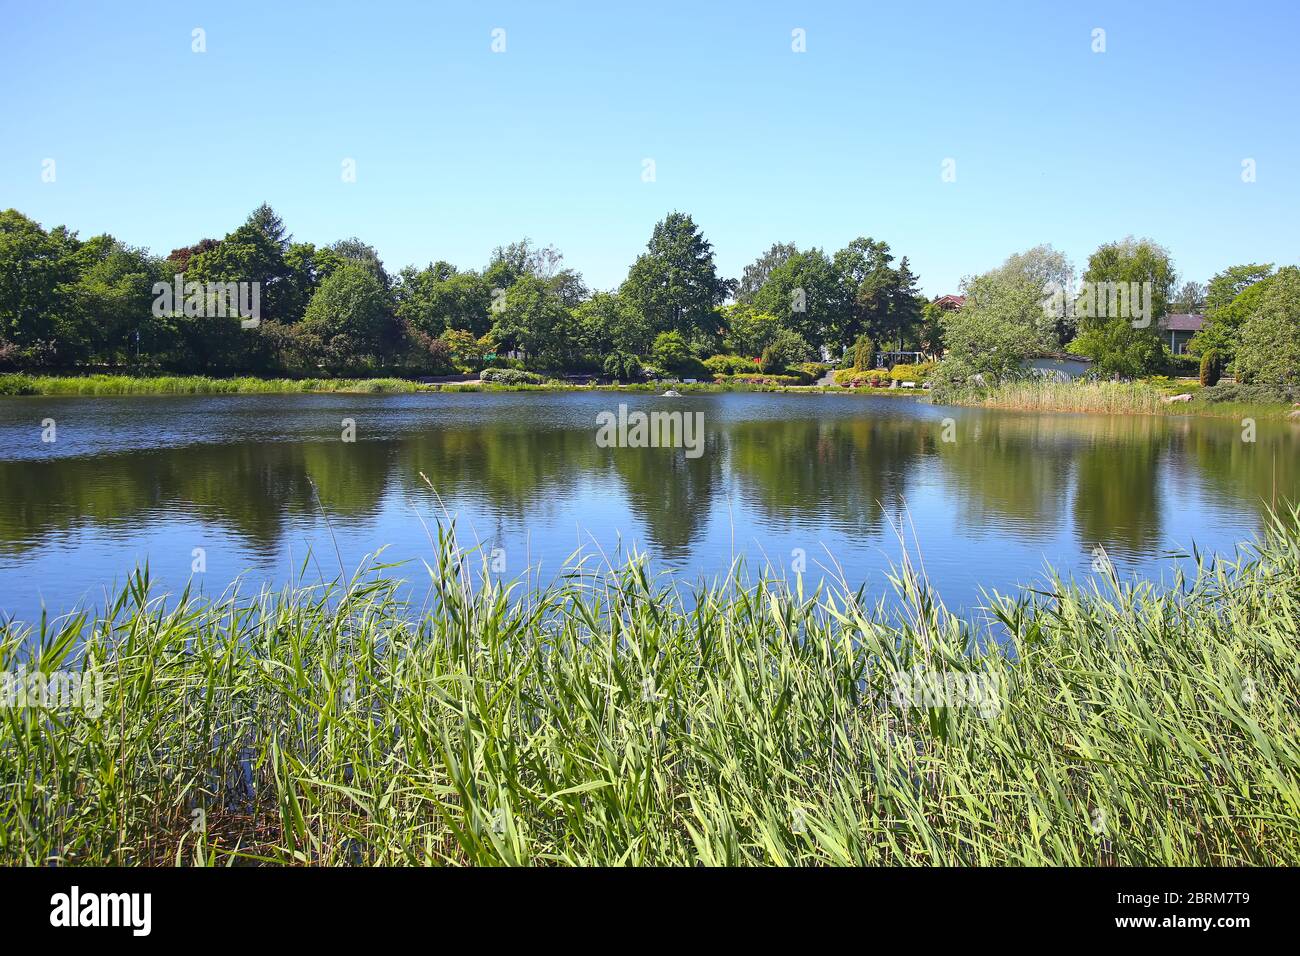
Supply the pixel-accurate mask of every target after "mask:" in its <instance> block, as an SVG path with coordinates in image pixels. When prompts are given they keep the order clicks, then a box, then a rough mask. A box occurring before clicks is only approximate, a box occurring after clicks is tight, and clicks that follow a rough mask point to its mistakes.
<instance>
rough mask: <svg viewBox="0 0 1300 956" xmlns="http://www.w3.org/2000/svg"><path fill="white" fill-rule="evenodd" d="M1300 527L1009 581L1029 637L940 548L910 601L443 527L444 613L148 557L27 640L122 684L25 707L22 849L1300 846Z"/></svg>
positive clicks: (18, 764)
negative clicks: (488, 553) (965, 600)
mask: <svg viewBox="0 0 1300 956" xmlns="http://www.w3.org/2000/svg"><path fill="white" fill-rule="evenodd" d="M1298 520H1300V512H1297V511H1292V512H1290V513H1289V514H1288V515H1287V516H1286V518H1285V519H1279V520H1277V521H1275V522H1274V523H1273V524H1272V526H1271V527H1270V528H1269V529H1268V530H1267V532H1266V534H1265V536H1264V538H1263V539H1262V540H1261V541H1260V542H1259V543H1258V544H1257V546H1256V547H1257V549H1258V550H1257V553H1252V552H1251V551H1250V550H1247V551H1245V552H1243V553H1242V554H1241V555H1240V556H1238V557H1237V558H1235V559H1233V560H1231V561H1226V562H1225V561H1216V560H1214V559H1210V558H1205V557H1202V558H1201V559H1200V560H1199V564H1198V571H1197V573H1195V574H1194V575H1193V576H1191V577H1189V578H1188V579H1185V580H1184V579H1181V578H1179V579H1176V580H1175V581H1174V582H1173V585H1172V586H1171V587H1169V588H1167V589H1158V588H1156V587H1154V586H1152V585H1149V584H1133V583H1131V582H1130V583H1126V582H1122V581H1120V580H1117V579H1116V578H1115V577H1114V576H1113V574H1100V575H1094V576H1093V577H1092V578H1091V580H1090V581H1088V582H1086V583H1083V584H1080V585H1074V584H1069V583H1066V582H1062V581H1060V580H1056V581H1055V583H1054V584H1052V585H1051V586H1050V587H1048V588H1046V589H1044V590H1045V591H1046V592H1048V593H1033V592H1026V593H1024V594H1020V595H1018V596H1015V597H1014V598H1003V599H999V600H997V601H995V602H991V604H992V609H991V611H990V619H991V622H992V626H993V627H995V628H996V629H998V630H1000V631H1002V632H1003V633H1004V634H1005V644H1004V645H1003V647H1004V650H1005V653H998V652H995V651H993V650H990V648H991V647H992V645H990V644H988V643H987V642H983V643H981V641H980V637H981V635H982V634H983V635H985V636H987V630H986V627H985V625H983V624H981V623H979V622H973V621H970V620H959V619H957V618H954V617H952V616H950V615H949V614H948V613H947V612H945V611H944V610H943V608H942V606H941V605H940V604H939V603H938V602H937V600H936V599H935V597H934V596H933V595H932V594H930V593H929V592H928V591H926V590H925V589H924V587H922V586H921V585H920V584H919V583H918V581H917V578H916V577H915V576H914V575H912V574H910V573H908V571H907V569H906V567H905V568H904V569H903V570H901V571H900V573H899V575H898V578H897V580H896V582H895V583H896V587H897V589H898V605H897V608H896V612H895V613H890V612H887V611H886V610H885V609H884V608H883V607H869V606H864V605H863V604H862V603H860V602H859V601H858V600H857V599H856V598H855V597H854V593H853V591H852V589H851V588H849V587H847V586H838V587H833V588H831V589H828V590H824V591H820V592H818V593H817V594H809V593H805V592H804V590H803V587H802V585H801V584H798V583H797V582H791V583H785V582H780V581H773V580H753V579H750V578H748V577H746V576H743V575H740V574H738V575H737V576H736V577H735V578H733V579H732V580H731V581H730V582H728V583H724V584H721V585H716V586H714V587H712V588H711V589H708V590H701V591H697V592H695V593H693V594H691V595H689V597H690V600H684V597H685V596H684V595H683V594H682V593H680V592H678V591H676V590H674V589H673V588H671V587H666V586H661V585H660V584H659V583H656V582H655V581H654V580H653V579H651V578H649V577H648V576H647V575H646V573H645V572H644V570H643V569H641V568H640V567H638V566H635V565H631V566H628V567H624V568H620V569H606V570H603V571H597V570H594V569H592V568H574V569H571V570H572V574H570V575H568V576H566V577H562V578H559V579H557V580H556V582H555V583H553V584H551V585H547V586H537V585H533V584H531V583H530V582H528V581H523V582H515V583H514V584H512V585H502V584H500V583H496V584H487V585H486V586H485V585H484V583H483V582H481V581H479V582H477V584H478V586H473V585H474V584H475V583H476V582H472V581H471V580H470V577H471V574H474V575H477V573H478V572H472V571H471V568H474V567H477V566H478V564H479V563H480V561H481V559H482V555H481V554H473V553H468V554H467V553H465V552H461V551H459V550H457V549H456V548H455V546H454V541H453V539H452V537H451V536H450V535H449V534H447V533H445V532H440V535H439V539H440V547H439V554H438V559H437V560H436V561H434V562H433V564H434V568H433V569H431V571H430V580H431V585H432V587H433V602H432V605H431V609H430V610H429V611H428V612H427V614H426V615H425V616H424V617H422V618H421V619H420V620H419V622H418V623H416V622H413V621H412V619H411V617H410V615H409V613H408V612H409V609H408V608H406V607H404V606H403V605H401V604H400V603H399V602H398V600H397V598H396V596H395V590H394V587H393V582H392V581H391V580H387V579H385V578H382V577H380V576H379V574H380V573H381V572H379V571H375V572H374V573H367V574H363V575H359V576H358V577H357V578H355V579H354V580H353V581H352V582H350V583H349V584H348V585H347V586H346V587H342V586H336V587H334V588H332V589H321V588H317V589H302V590H291V591H285V592H281V593H279V594H263V595H261V596H260V597H259V598H256V599H254V600H252V601H251V602H249V601H243V602H237V601H229V600H228V601H224V602H220V603H216V604H203V603H199V602H196V601H193V600H189V599H185V600H179V601H175V602H173V603H172V604H171V605H170V606H168V607H164V606H163V605H162V604H161V603H160V602H157V601H154V602H151V601H149V599H148V598H147V586H146V582H145V581H144V580H143V578H140V577H137V579H136V580H135V581H134V583H133V585H132V587H131V588H129V589H128V590H127V591H126V592H125V593H124V594H123V595H122V596H121V598H120V600H119V601H118V602H117V604H116V606H114V607H113V608H112V609H111V610H110V612H109V613H108V614H101V615H99V616H98V617H97V618H96V617H91V618H86V619H82V620H74V621H70V622H62V623H59V624H54V625H47V626H46V629H45V631H44V633H38V634H35V635H33V634H31V633H28V632H27V631H26V630H25V629H23V628H21V627H18V626H16V625H13V624H7V625H2V626H0V667H3V668H4V669H6V670H12V669H13V668H14V667H15V666H16V663H17V660H18V654H19V648H20V647H22V646H23V645H24V643H25V642H26V643H28V644H29V645H30V643H31V642H33V641H35V642H36V645H37V648H38V649H37V651H36V652H35V653H34V655H33V657H32V658H31V660H29V661H27V663H28V665H29V667H30V669H33V670H41V671H43V672H45V673H52V672H55V671H58V670H60V669H69V668H76V667H80V666H84V665H85V663H86V662H90V664H91V665H93V667H94V672H95V673H97V674H99V675H100V676H101V679H102V709H101V710H100V712H99V713H98V714H96V715H94V716H92V715H91V714H90V713H88V712H85V711H84V710H76V709H75V708H74V709H71V710H66V711H55V710H52V709H42V708H38V707H35V706H30V707H27V708H23V709H15V710H9V711H6V712H4V720H3V721H0V820H3V821H4V825H3V826H0V864H23V865H46V864H51V863H53V864H94V863H99V864H115V865H138V864H164V865H170V864H178V865H190V864H208V865H211V864H218V865H220V864H224V863H227V862H244V863H276V864H290V865H294V864H492V865H495V864H532V865H557V864H559V865H571V864H581V863H586V864H606V865H617V864H657V865H683V866H686V865H698V864H792V863H793V864H947V865H999V864H1000V865H1043V864H1050V865H1075V866H1089V865H1180V864H1189V865H1244V864H1259V865H1278V864H1290V865H1294V864H1296V863H1300V742H1298V741H1297V739H1296V736H1295V733H1294V728H1295V726H1296V723H1297V721H1298V720H1300V704H1298V703H1297V702H1298V701H1300V640H1297V636H1298V632H1300V536H1298V535H1297V531H1296V522H1297V521H1298ZM484 573H485V572H484ZM81 638H85V639H86V641H87V642H86V644H85V654H84V656H83V657H81V659H80V661H81V662H80V663H74V649H75V648H76V647H77V646H78V643H77V642H78V640H80V639H81ZM973 647H984V648H985V650H984V651H983V652H980V653H971V649H972V648H973ZM927 675H928V676H929V677H933V676H934V675H940V676H942V677H944V678H945V680H946V681H947V682H946V683H944V682H943V681H940V682H939V683H935V681H933V680H929V682H928V683H925V681H926V680H927V679H928V677H927ZM947 675H955V682H954V679H952V678H949V677H948V676H947ZM922 686H925V687H928V688H929V690H926V691H922V690H921V688H922ZM936 687H939V688H940V689H941V690H943V689H944V688H946V690H944V693H942V694H938V693H936V692H935V691H934V688H936ZM962 687H965V688H967V690H966V691H962V690H960V688H962ZM977 687H978V688H983V689H984V693H983V696H982V697H980V695H977V694H975V693H974V690H975V689H976V688H977ZM909 688H910V689H909ZM900 695H901V696H900ZM908 695H914V696H911V697H909V696H908ZM927 695H928V696H927ZM990 703H996V707H993V706H985V705H988V704H990Z"/></svg>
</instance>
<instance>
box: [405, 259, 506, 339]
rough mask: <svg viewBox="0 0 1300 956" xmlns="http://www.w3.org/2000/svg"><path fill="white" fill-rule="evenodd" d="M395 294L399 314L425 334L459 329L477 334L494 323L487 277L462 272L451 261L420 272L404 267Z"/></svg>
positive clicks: (411, 325)
mask: <svg viewBox="0 0 1300 956" xmlns="http://www.w3.org/2000/svg"><path fill="white" fill-rule="evenodd" d="M395 295H396V298H397V315H398V318H400V319H401V320H402V322H403V323H405V324H406V325H407V326H409V327H410V328H413V329H416V330H418V331H420V332H423V333H424V334H425V335H430V336H434V337H436V336H439V335H441V334H442V333H443V332H445V331H446V330H448V329H456V330H460V331H464V332H469V333H471V334H472V335H474V336H476V337H477V336H481V335H483V333H485V332H486V331H487V330H488V328H489V327H490V325H491V313H490V311H489V310H490V308H491V305H492V293H491V290H490V289H489V288H488V283H487V281H486V280H485V279H484V278H483V277H482V276H480V275H479V274H478V273H477V272H458V271H457V270H456V267H455V266H453V265H451V264H450V263H448V262H437V263H432V264H430V265H429V266H428V267H427V268H425V269H422V270H420V271H419V272H416V271H415V270H414V269H411V268H407V269H403V270H402V272H401V275H400V279H399V282H398V284H397V287H396V289H395Z"/></svg>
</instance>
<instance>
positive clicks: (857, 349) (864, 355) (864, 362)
mask: <svg viewBox="0 0 1300 956" xmlns="http://www.w3.org/2000/svg"><path fill="white" fill-rule="evenodd" d="M875 367H876V345H875V343H874V342H872V341H871V338H870V337H869V336H866V335H859V336H858V340H857V341H856V342H854V343H853V370H854V371H855V372H869V371H871V370H872V369H873V368H875Z"/></svg>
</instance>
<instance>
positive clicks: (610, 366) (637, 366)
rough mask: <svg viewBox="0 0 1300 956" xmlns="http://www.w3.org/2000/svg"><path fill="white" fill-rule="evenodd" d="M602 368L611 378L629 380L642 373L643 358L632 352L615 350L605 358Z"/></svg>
mask: <svg viewBox="0 0 1300 956" xmlns="http://www.w3.org/2000/svg"><path fill="white" fill-rule="evenodd" d="M601 370H602V371H603V372H604V373H605V374H606V375H608V376H609V377H610V378H616V379H619V380H620V381H624V382H625V381H628V380H630V379H634V378H637V377H638V376H640V374H641V360H640V359H639V358H637V357H636V356H635V355H633V354H632V353H631V352H623V351H619V350H617V349H616V350H615V351H613V352H611V353H610V354H609V356H608V357H607V358H606V359H605V363H604V365H603V366H602V367H601Z"/></svg>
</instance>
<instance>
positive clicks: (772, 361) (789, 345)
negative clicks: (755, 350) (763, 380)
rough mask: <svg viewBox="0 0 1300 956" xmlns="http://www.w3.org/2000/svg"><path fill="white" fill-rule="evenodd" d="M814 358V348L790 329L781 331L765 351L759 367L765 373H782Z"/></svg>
mask: <svg viewBox="0 0 1300 956" xmlns="http://www.w3.org/2000/svg"><path fill="white" fill-rule="evenodd" d="M811 358H812V348H810V347H809V345H808V343H807V342H806V341H805V340H804V338H803V336H802V335H800V334H799V333H797V332H791V331H790V330H789V329H779V330H778V331H777V333H776V335H774V336H773V337H772V341H771V342H770V343H768V346H767V348H765V349H763V355H762V357H761V358H760V359H759V362H758V367H759V369H760V370H762V371H763V372H765V373H781V372H784V371H785V370H786V369H788V368H790V367H791V366H792V365H797V364H799V363H800V362H806V361H808V360H809V359H811Z"/></svg>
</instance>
